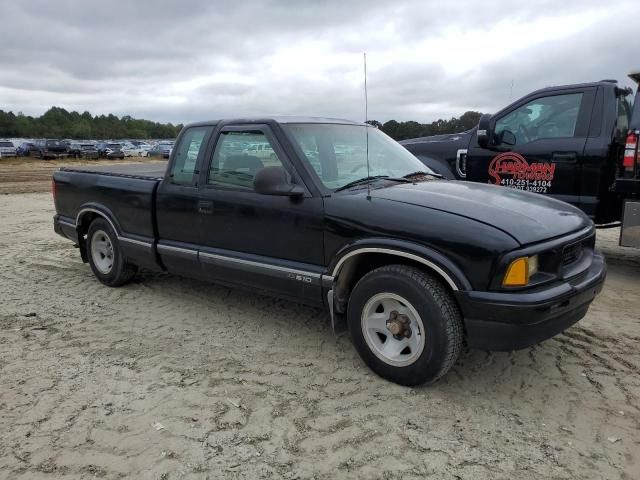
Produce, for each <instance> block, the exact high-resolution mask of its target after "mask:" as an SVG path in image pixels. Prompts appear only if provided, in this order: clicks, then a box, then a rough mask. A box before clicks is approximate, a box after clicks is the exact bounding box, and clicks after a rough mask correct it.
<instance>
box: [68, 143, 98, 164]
mask: <svg viewBox="0 0 640 480" xmlns="http://www.w3.org/2000/svg"><path fill="white" fill-rule="evenodd" d="M69 156H70V157H73V158H89V159H92V160H97V159H98V158H100V156H99V155H98V150H97V149H96V146H95V145H94V144H93V143H72V144H71V145H70V146H69Z"/></svg>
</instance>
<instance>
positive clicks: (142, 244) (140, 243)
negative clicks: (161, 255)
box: [118, 237, 153, 248]
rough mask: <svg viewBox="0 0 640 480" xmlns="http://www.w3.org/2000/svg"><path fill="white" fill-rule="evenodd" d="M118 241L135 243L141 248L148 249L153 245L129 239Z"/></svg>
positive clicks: (119, 239)
mask: <svg viewBox="0 0 640 480" xmlns="http://www.w3.org/2000/svg"><path fill="white" fill-rule="evenodd" d="M118 241H120V242H126V243H133V244H134V245H139V246H141V247H147V248H151V246H152V245H153V244H152V243H151V242H143V241H142V240H135V239H133V238H129V237H118Z"/></svg>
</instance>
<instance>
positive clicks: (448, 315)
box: [347, 265, 464, 386]
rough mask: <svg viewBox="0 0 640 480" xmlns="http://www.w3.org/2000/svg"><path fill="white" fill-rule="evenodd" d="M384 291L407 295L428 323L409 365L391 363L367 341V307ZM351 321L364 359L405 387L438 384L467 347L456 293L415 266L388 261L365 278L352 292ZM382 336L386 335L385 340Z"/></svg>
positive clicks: (354, 340) (356, 341)
mask: <svg viewBox="0 0 640 480" xmlns="http://www.w3.org/2000/svg"><path fill="white" fill-rule="evenodd" d="M381 294H391V295H396V296H399V297H401V298H402V299H406V300H407V301H408V302H409V303H410V304H411V306H412V307H413V309H414V310H415V311H416V312H417V314H418V315H419V318H420V321H421V322H422V324H423V325H424V331H425V332H423V333H422V335H424V339H423V340H422V345H423V347H422V351H421V353H420V354H419V356H417V358H415V360H413V363H411V364H409V365H403V366H396V365H392V364H390V363H389V362H387V361H385V360H384V359H383V358H381V357H380V356H379V355H380V354H377V353H376V352H375V351H374V349H373V348H372V347H371V346H370V345H369V344H368V343H367V339H365V335H366V334H365V333H364V332H363V328H364V327H363V323H364V322H363V320H362V318H363V310H364V309H365V306H366V305H367V303H368V302H369V300H370V299H371V300H373V299H374V297H376V296H377V297H379V296H380V295H381ZM383 310H384V309H383ZM383 313H385V315H386V312H384V311H383ZM347 321H348V324H349V332H350V334H351V338H352V341H353V343H354V345H355V347H356V349H357V351H358V353H359V354H360V356H361V357H362V359H363V360H364V362H365V363H366V364H367V365H368V366H369V368H371V370H373V371H374V372H376V373H377V374H378V375H380V376H381V377H383V378H386V379H387V380H391V381H392V382H395V383H399V384H400V385H407V386H413V385H420V384H424V383H433V382H435V381H436V380H438V379H439V378H440V377H442V376H443V375H444V374H445V373H447V372H448V371H449V369H450V368H451V367H452V366H453V365H454V364H455V362H456V360H457V359H458V356H459V355H460V352H461V350H462V342H463V337H464V332H463V326H462V315H461V314H460V310H459V308H458V305H457V304H456V302H455V300H454V298H453V296H452V295H451V293H450V292H449V291H448V290H447V288H445V286H444V285H442V284H441V283H440V282H439V281H438V280H437V279H436V278H434V277H433V276H431V275H429V274H428V273H426V272H424V271H422V270H420V269H418V268H415V267H411V266H407V265H387V266H384V267H380V268H377V269H375V270H373V271H371V272H369V273H367V274H366V275H365V276H363V277H362V278H361V279H360V280H359V281H358V283H357V284H356V286H355V287H354V289H353V291H352V292H351V296H350V298H349V305H348V309H347ZM387 325H389V324H388V323H387ZM425 333H426V334H425ZM409 335H411V334H409ZM383 337H384V334H383V336H382V337H380V338H383ZM369 338H371V337H369ZM389 338H390V337H389ZM369 341H371V340H369ZM384 341H385V342H386V341H387V338H386V337H385V340H384ZM404 351H405V350H403V352H404ZM419 351H420V350H419V349H418V350H417V351H416V354H415V355H418V352H419Z"/></svg>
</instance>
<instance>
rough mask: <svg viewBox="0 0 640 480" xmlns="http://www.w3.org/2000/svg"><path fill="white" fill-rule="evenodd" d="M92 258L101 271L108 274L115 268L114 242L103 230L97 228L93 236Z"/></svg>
mask: <svg viewBox="0 0 640 480" xmlns="http://www.w3.org/2000/svg"><path fill="white" fill-rule="evenodd" d="M91 258H92V260H93V264H94V265H95V266H96V268H97V269H98V271H99V272H100V273H102V274H104V275H107V274H108V273H110V272H111V270H112V269H113V259H114V252H113V244H112V243H111V238H110V237H109V235H107V233H106V232H104V231H103V230H97V231H96V232H95V233H94V234H93V236H92V237H91Z"/></svg>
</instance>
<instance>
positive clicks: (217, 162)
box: [208, 131, 283, 189]
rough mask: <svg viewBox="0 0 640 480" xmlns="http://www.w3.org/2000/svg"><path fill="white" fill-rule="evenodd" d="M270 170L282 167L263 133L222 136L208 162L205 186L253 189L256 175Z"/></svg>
mask: <svg viewBox="0 0 640 480" xmlns="http://www.w3.org/2000/svg"><path fill="white" fill-rule="evenodd" d="M274 166H277V167H282V166H283V165H282V162H281V161H280V159H279V158H278V155H277V154H276V152H275V151H274V149H273V147H272V146H271V143H270V142H269V139H268V138H267V136H266V135H265V134H264V133H263V132H261V131H249V132H222V133H221V134H220V137H219V139H218V143H217V144H216V149H215V151H214V153H213V159H212V160H211V167H210V168H209V177H208V178H209V179H208V183H209V184H211V185H221V186H227V187H236V188H238V187H239V188H245V189H253V177H254V176H255V174H256V172H257V171H258V170H260V169H261V168H264V167H274Z"/></svg>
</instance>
